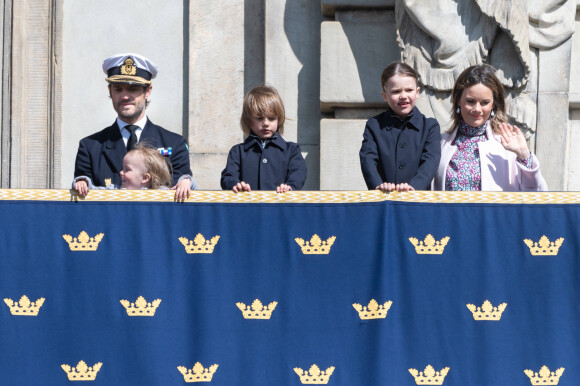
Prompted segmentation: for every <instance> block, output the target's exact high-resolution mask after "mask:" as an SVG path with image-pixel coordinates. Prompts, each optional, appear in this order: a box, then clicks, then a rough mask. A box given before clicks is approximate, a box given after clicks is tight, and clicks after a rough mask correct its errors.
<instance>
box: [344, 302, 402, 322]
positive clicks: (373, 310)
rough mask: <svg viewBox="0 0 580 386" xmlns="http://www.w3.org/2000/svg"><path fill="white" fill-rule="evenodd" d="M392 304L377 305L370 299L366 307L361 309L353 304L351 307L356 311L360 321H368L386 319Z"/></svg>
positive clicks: (358, 305)
mask: <svg viewBox="0 0 580 386" xmlns="http://www.w3.org/2000/svg"><path fill="white" fill-rule="evenodd" d="M392 304H393V301H392V300H389V301H387V302H385V304H379V303H377V301H376V300H375V299H371V301H370V302H369V305H368V306H367V307H363V306H361V305H360V304H358V303H353V305H352V306H353V307H354V309H355V310H357V311H358V316H359V317H360V318H361V320H368V319H384V318H386V317H387V312H389V310H390V309H391V305H392Z"/></svg>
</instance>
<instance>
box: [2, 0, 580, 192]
mask: <svg viewBox="0 0 580 386" xmlns="http://www.w3.org/2000/svg"><path fill="white" fill-rule="evenodd" d="M470 1H472V0H470ZM569 1H571V0H569ZM577 1H578V2H579V3H580V0H577ZM0 4H1V5H2V10H3V17H2V18H1V19H0V20H1V21H2V29H0V31H1V32H0V33H1V34H2V35H1V36H2V42H3V56H2V81H3V82H2V89H1V90H2V99H1V100H2V102H1V104H0V109H1V110H0V113H1V118H2V126H1V130H0V139H1V146H0V183H1V187H2V188H68V187H69V186H70V182H71V180H72V174H73V169H74V158H75V154H76V149H77V146H78V141H79V140H80V139H81V138H82V137H84V136H86V135H89V134H91V133H94V132H96V131H98V130H100V129H102V128H104V127H106V126H108V125H110V124H111V123H112V122H113V120H114V118H115V113H114V110H113V108H112V106H111V103H110V100H109V98H108V94H107V88H106V82H105V80H104V78H105V75H104V74H103V73H102V71H101V63H102V61H103V59H104V58H105V57H107V56H110V55H112V54H116V53H120V52H137V53H141V54H143V55H145V56H147V57H149V58H150V59H152V60H153V61H154V62H156V63H157V65H158V66H159V69H160V73H159V76H158V77H157V79H155V81H154V83H153V94H152V100H151V105H150V107H149V108H148V115H149V117H150V119H151V120H152V121H153V122H155V123H157V124H159V125H161V126H163V127H165V128H167V129H169V130H172V131H175V132H178V133H181V134H183V135H184V136H185V137H186V138H187V139H188V142H189V147H190V157H191V162H192V170H193V173H194V177H195V179H196V180H197V182H198V184H199V186H200V188H201V189H207V190H212V189H219V176H220V173H221V170H222V169H223V167H224V166H225V162H226V157H227V152H228V150H229V149H230V147H231V146H232V145H234V144H235V143H238V142H241V141H242V140H243V136H242V132H241V130H240V128H239V118H240V114H241V104H242V99H243V96H244V94H245V92H247V90H249V89H250V88H251V87H252V86H254V85H257V84H260V83H263V82H266V83H269V84H271V85H273V86H275V87H276V88H278V90H279V92H280V94H281V96H282V99H283V100H284V103H285V106H286V112H287V116H288V118H289V120H288V122H287V124H286V128H285V130H286V131H285V138H286V139H287V140H290V141H296V142H298V143H299V144H300V146H301V148H302V150H303V153H304V156H305V158H306V161H307V165H308V171H309V175H308V180H307V183H306V186H305V189H311V190H314V189H325V190H357V189H365V185H364V181H363V179H362V174H361V172H360V165H359V159H358V150H359V148H360V143H361V140H362V132H363V129H364V123H365V120H366V119H367V118H368V117H370V116H372V115H375V114H376V113H378V112H379V111H381V109H384V108H385V104H384V102H383V101H382V98H381V95H380V91H381V89H380V74H381V71H382V69H383V68H384V67H385V66H386V65H387V64H388V63H390V62H391V61H393V60H398V59H400V58H401V50H400V48H399V45H398V43H397V30H396V25H395V0H321V1H317V0H245V1H243V0H211V1H210V0H195V1H192V0H166V1H163V2H159V1H153V0H126V1H124V2H118V1H113V0H102V1H99V2H88V1H72V0H51V1H49V0H0ZM577 20H578V17H577ZM576 25H577V29H578V28H580V27H579V26H580V22H579V21H576ZM531 63H532V65H533V66H536V70H537V76H536V77H532V78H530V82H533V85H535V87H536V88H535V90H536V91H537V93H536V94H535V95H537V113H536V131H535V135H533V136H532V137H531V138H530V144H531V147H532V149H533V150H534V151H535V152H536V153H537V155H538V157H539V159H540V162H541V163H542V169H543V174H544V176H546V179H547V181H548V185H549V187H550V189H551V190H579V189H580V152H579V151H577V150H576V149H577V148H578V147H579V146H580V36H579V35H578V33H575V34H574V35H572V38H570V39H568V40H566V41H564V42H563V43H562V44H559V45H558V46H556V47H554V48H551V49H538V50H535V51H534V52H533V53H532V57H531ZM425 103H427V102H426V98H425V97H424V96H422V97H421V99H420V101H419V106H421V104H423V105H424V104H425ZM441 124H442V126H447V124H448V122H441Z"/></svg>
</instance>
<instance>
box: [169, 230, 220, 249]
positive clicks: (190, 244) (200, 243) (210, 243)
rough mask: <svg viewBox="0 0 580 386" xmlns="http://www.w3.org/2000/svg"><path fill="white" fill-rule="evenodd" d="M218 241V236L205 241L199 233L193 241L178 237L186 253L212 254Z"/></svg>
mask: <svg viewBox="0 0 580 386" xmlns="http://www.w3.org/2000/svg"><path fill="white" fill-rule="evenodd" d="M219 239H220V237H219V236H214V237H212V238H211V240H206V239H205V237H203V236H202V234H201V233H198V234H197V235H196V236H195V238H194V239H193V241H189V240H188V239H186V238H185V237H180V238H179V241H181V244H183V246H184V247H185V252H187V253H213V249H214V248H215V246H216V244H217V242H218V240H219Z"/></svg>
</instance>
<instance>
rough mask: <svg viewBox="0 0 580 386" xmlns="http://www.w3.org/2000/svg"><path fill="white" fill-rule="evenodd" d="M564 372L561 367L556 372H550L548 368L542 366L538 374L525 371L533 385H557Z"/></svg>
mask: <svg viewBox="0 0 580 386" xmlns="http://www.w3.org/2000/svg"><path fill="white" fill-rule="evenodd" d="M563 372H564V368H563V367H560V368H559V369H558V370H556V371H555V372H550V369H549V368H548V367H547V366H542V368H541V369H540V371H539V372H538V373H534V372H533V371H532V370H524V373H526V375H527V376H528V378H530V382H531V383H532V385H557V384H558V382H560V377H561V376H562V373H563Z"/></svg>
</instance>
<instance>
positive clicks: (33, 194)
mask: <svg viewBox="0 0 580 386" xmlns="http://www.w3.org/2000/svg"><path fill="white" fill-rule="evenodd" d="M174 195H175V192H174V191H172V190H105V189H103V190H97V189H93V190H91V191H90V192H89V194H88V196H86V197H85V198H81V197H79V196H78V195H77V194H76V192H75V191H72V190H65V189H0V201H12V200H14V201H79V202H82V201H91V202H96V201H117V202H120V201H145V202H151V201H153V202H155V201H160V202H173V197H174ZM381 201H395V202H417V203H437V204H453V203H461V204H580V192H430V191H415V192H403V193H399V192H392V193H383V192H381V191H378V190H368V191H295V192H292V191H291V192H286V193H276V192H274V191H254V192H244V193H237V194H236V193H233V192H231V191H221V190H217V191H211V190H208V191H199V190H196V191H193V192H191V195H190V197H189V199H187V200H185V202H186V203H199V202H202V203H212V202H216V203H267V204H276V203H281V204H289V203H298V204H344V203H364V202H381Z"/></svg>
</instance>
